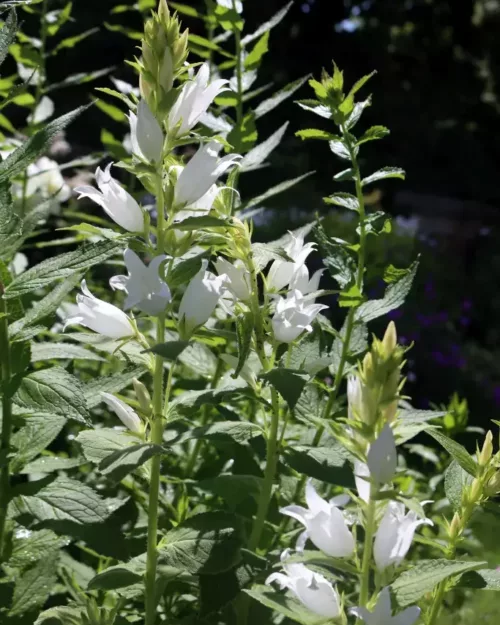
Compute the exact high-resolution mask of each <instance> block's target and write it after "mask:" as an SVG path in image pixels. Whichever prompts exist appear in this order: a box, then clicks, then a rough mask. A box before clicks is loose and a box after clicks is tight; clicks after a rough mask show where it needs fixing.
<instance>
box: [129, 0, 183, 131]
mask: <svg viewBox="0 0 500 625" xmlns="http://www.w3.org/2000/svg"><path fill="white" fill-rule="evenodd" d="M187 44H188V31H187V30H184V31H183V32H181V23H180V21H179V19H178V18H177V16H176V15H171V13H170V10H169V8H168V6H167V2H166V0H160V3H159V5H158V12H157V13H155V12H153V14H152V16H151V18H150V19H149V20H148V21H147V22H146V24H145V27H144V39H143V40H142V47H141V50H142V57H141V60H140V62H139V64H138V66H139V71H140V79H139V86H140V90H141V96H142V98H143V99H144V100H146V102H147V103H148V105H149V108H150V109H151V111H152V112H153V114H154V115H155V116H156V117H157V118H158V119H160V120H162V119H164V118H165V116H166V114H167V113H168V111H169V109H170V107H171V106H172V104H173V102H174V101H175V97H176V95H177V93H176V91H175V90H174V88H173V86H174V79H175V77H176V76H177V75H178V74H179V72H180V71H181V70H182V68H183V66H184V63H185V61H186V59H187V55H188V48H187Z"/></svg>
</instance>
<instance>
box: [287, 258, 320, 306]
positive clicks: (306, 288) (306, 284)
mask: <svg viewBox="0 0 500 625" xmlns="http://www.w3.org/2000/svg"><path fill="white" fill-rule="evenodd" d="M324 272H325V270H324V269H318V270H317V271H315V272H314V273H313V275H312V277H311V278H309V270H308V268H307V266H306V265H301V266H300V267H299V268H298V269H297V270H296V271H295V273H294V274H293V276H292V279H291V281H290V289H291V290H292V291H293V290H295V289H296V290H297V291H300V292H301V293H302V295H309V293H315V292H316V291H318V290H319V282H320V280H321V276H322V275H323V273H324ZM309 301H311V300H309Z"/></svg>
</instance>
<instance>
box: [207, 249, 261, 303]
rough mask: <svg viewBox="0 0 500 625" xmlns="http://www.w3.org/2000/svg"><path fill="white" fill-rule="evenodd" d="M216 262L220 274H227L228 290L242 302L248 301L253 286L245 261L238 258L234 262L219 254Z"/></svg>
mask: <svg viewBox="0 0 500 625" xmlns="http://www.w3.org/2000/svg"><path fill="white" fill-rule="evenodd" d="M214 264H215V268H216V269H217V273H218V274H219V275H220V276H221V275H224V274H225V275H226V276H227V279H228V282H227V285H226V286H227V289H228V291H230V292H231V293H232V294H233V295H234V296H235V297H237V298H238V299H239V300H241V301H242V302H246V301H248V300H249V299H250V297H251V296H252V287H251V284H250V272H249V271H248V269H246V268H245V265H244V264H243V262H242V261H241V260H236V261H235V262H234V264H233V263H230V262H229V261H228V260H226V259H225V258H222V257H220V256H219V258H218V259H217V260H216V261H215V263H214Z"/></svg>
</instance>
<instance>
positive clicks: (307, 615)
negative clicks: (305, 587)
mask: <svg viewBox="0 0 500 625" xmlns="http://www.w3.org/2000/svg"><path fill="white" fill-rule="evenodd" d="M244 592H246V594H247V595H250V597H252V599H255V600H256V601H258V602H259V603H262V605H265V606H266V607H267V608H270V609H271V610H273V612H277V613H278V614H283V615H284V616H286V617H287V618H289V619H291V620H292V621H295V622H296V623H301V625H326V624H327V623H331V619H329V618H323V617H320V616H317V615H315V614H314V613H313V612H311V611H310V610H308V609H307V608H306V607H305V606H304V605H302V603H299V602H298V601H296V600H295V599H292V598H291V597H290V595H288V594H283V593H279V592H277V591H274V590H273V589H272V588H269V586H263V585H256V586H253V587H252V589H251V590H248V589H245V590H244Z"/></svg>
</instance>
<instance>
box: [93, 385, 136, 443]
mask: <svg viewBox="0 0 500 625" xmlns="http://www.w3.org/2000/svg"><path fill="white" fill-rule="evenodd" d="M101 397H102V398H103V400H104V401H105V403H106V405H107V406H108V408H110V409H111V410H112V411H113V412H114V413H115V414H116V416H117V417H118V418H119V419H120V421H121V422H122V423H123V425H124V426H125V427H127V428H128V429H129V430H130V431H131V432H136V433H137V434H140V433H141V432H142V430H143V427H142V422H141V419H140V418H139V415H138V414H137V413H136V412H135V410H133V409H132V408H131V407H130V406H129V405H128V404H126V403H125V402H124V401H122V400H121V399H118V397H115V396H114V395H111V393H104V392H101Z"/></svg>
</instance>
